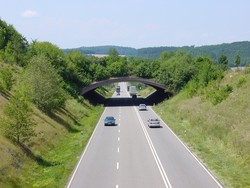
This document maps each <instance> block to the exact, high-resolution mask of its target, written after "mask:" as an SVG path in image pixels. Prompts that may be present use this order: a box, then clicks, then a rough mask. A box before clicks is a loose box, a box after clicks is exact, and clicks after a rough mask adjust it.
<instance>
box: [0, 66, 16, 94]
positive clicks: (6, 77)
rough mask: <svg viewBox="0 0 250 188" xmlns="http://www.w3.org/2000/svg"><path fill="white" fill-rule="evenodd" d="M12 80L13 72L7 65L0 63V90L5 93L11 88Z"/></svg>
mask: <svg viewBox="0 0 250 188" xmlns="http://www.w3.org/2000/svg"><path fill="white" fill-rule="evenodd" d="M13 83H14V80H13V72H12V70H11V69H10V68H9V67H7V66H1V65H0V92H2V93H7V92H9V91H10V90H11V88H12V85H13Z"/></svg>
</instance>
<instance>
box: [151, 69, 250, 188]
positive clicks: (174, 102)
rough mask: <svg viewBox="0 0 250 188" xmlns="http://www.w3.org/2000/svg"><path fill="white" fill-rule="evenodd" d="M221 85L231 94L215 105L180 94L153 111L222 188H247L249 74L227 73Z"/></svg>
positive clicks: (249, 143) (249, 161)
mask: <svg viewBox="0 0 250 188" xmlns="http://www.w3.org/2000/svg"><path fill="white" fill-rule="evenodd" d="M242 80H243V81H242ZM221 84H222V85H226V84H230V85H231V86H232V87H233V92H232V93H231V94H230V95H229V96H228V97H227V98H226V99H225V100H224V101H222V102H221V103H219V104H217V105H213V104H211V102H209V101H207V100H204V99H203V97H199V96H197V97H193V98H191V99H190V98H188V97H187V96H186V94H185V91H184V92H182V93H180V94H179V95H177V96H175V97H174V98H172V99H171V100H169V101H166V102H164V103H162V104H160V105H158V106H157V107H155V110H156V111H157V112H158V113H159V114H161V117H162V119H164V120H165V121H166V122H167V124H168V125H169V126H170V127H171V128H172V129H173V131H174V132H176V133H177V134H178V135H179V136H180V137H181V139H182V140H184V141H185V142H186V143H187V144H188V146H189V147H190V148H191V149H192V150H193V151H194V152H195V153H196V154H197V155H198V156H199V158H201V159H202V161H203V162H204V163H205V164H206V165H207V166H208V167H209V169H211V171H212V172H213V173H214V174H215V175H216V176H217V177H218V178H219V180H220V181H221V182H222V183H223V184H224V185H225V187H244V188H245V187H250V179H249V177H250V170H249V169H250V149H249V148H250V134H249V133H250V116H249V113H250V95H249V91H250V74H245V73H244V72H233V71H232V72H228V74H227V75H226V76H225V78H224V79H223V81H222V83H221Z"/></svg>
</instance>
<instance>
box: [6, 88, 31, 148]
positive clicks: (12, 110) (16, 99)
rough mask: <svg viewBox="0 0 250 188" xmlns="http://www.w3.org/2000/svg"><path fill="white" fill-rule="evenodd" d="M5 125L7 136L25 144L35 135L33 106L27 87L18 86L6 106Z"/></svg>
mask: <svg viewBox="0 0 250 188" xmlns="http://www.w3.org/2000/svg"><path fill="white" fill-rule="evenodd" d="M4 115H5V116H4V120H3V122H2V123H3V127H4V133H5V135H6V137H8V138H10V139H11V140H12V141H14V142H16V143H18V144H23V143H25V142H29V141H30V138H31V137H33V136H35V132H34V125H35V123H34V121H33V120H32V118H31V115H32V108H31V104H30V101H29V98H28V95H27V88H25V87H23V86H18V87H17V88H16V91H15V93H14V95H13V96H12V97H11V99H10V101H9V103H7V104H6V105H5V106H4Z"/></svg>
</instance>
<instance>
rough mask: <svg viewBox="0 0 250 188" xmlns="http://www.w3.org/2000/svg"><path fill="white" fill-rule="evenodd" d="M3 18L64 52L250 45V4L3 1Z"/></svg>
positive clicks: (231, 0) (234, 0)
mask: <svg viewBox="0 0 250 188" xmlns="http://www.w3.org/2000/svg"><path fill="white" fill-rule="evenodd" d="M0 17H1V19H3V20H4V21H6V22H7V23H8V24H12V25H13V26H14V27H15V28H16V29H17V30H18V31H19V32H20V33H21V34H22V35H23V36H24V37H25V38H26V39H27V40H28V41H31V40H38V41H49V42H51V43H53V44H55V45H57V46H58V47H60V48H76V47H81V46H98V45H118V46H127V47H134V48H143V47H158V46H191V45H195V46H202V45H211V44H221V43H231V42H235V41H250V1H248V0H151V1H150V0H70V1H69V0H58V1H56V0H0Z"/></svg>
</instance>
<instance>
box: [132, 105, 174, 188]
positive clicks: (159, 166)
mask: <svg viewBox="0 0 250 188" xmlns="http://www.w3.org/2000/svg"><path fill="white" fill-rule="evenodd" d="M134 110H135V112H136V115H137V117H138V120H139V122H140V125H141V127H142V130H143V132H144V134H145V137H146V139H147V141H148V145H149V147H150V150H151V152H152V154H153V157H154V159H155V162H156V165H157V167H158V169H159V171H160V174H161V176H162V179H163V182H164V184H165V187H167V188H172V186H171V184H170V181H169V179H168V177H167V174H166V172H165V170H164V168H163V166H162V164H161V161H160V159H159V157H158V154H157V152H156V150H155V148H154V145H153V143H152V141H151V139H150V136H149V134H148V132H147V129H146V128H145V126H144V123H143V121H142V119H141V117H140V114H139V112H138V111H137V108H136V107H135V106H134Z"/></svg>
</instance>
